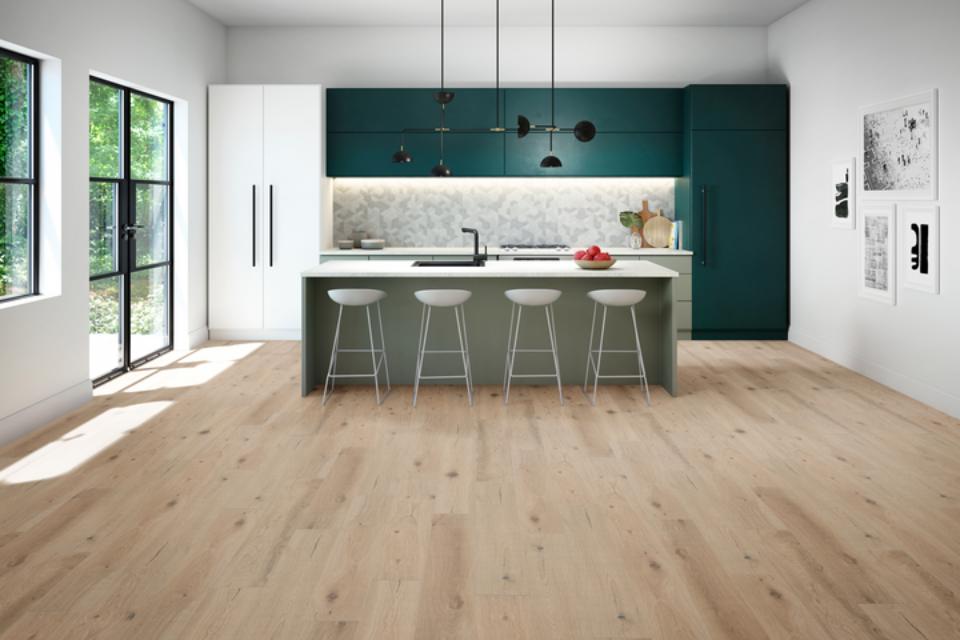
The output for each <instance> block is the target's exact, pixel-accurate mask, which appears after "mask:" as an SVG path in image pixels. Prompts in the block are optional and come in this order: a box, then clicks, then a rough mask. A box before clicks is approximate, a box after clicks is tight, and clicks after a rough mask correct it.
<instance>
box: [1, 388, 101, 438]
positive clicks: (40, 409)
mask: <svg viewBox="0 0 960 640" xmlns="http://www.w3.org/2000/svg"><path fill="white" fill-rule="evenodd" d="M91 397H93V385H92V384H91V383H90V381H89V380H84V381H83V382H80V383H78V384H75V385H73V386H72V387H68V388H67V389H64V390H63V391H61V392H60V393H57V394H55V395H52V396H50V397H49V398H46V399H45V400H41V401H40V402H37V403H35V404H32V405H30V406H29V407H24V408H23V409H20V410H19V411H17V412H16V413H11V414H10V415H8V416H6V417H4V418H0V445H4V444H7V443H8V442H13V441H14V440H16V439H17V438H20V437H22V436H25V435H26V434H28V433H30V432H31V431H34V430H36V429H39V428H40V427H42V426H44V425H45V424H47V423H48V422H51V421H53V420H56V419H57V418H59V417H61V416H63V415H65V414H67V413H69V412H71V411H73V410H74V409H76V408H78V407H82V406H83V405H85V404H86V403H87V402H88V401H89V400H90V398H91Z"/></svg>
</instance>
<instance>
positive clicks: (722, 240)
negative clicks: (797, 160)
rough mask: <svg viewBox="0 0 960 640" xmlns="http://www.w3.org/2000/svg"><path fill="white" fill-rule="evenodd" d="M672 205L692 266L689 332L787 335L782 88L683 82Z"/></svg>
mask: <svg viewBox="0 0 960 640" xmlns="http://www.w3.org/2000/svg"><path fill="white" fill-rule="evenodd" d="M685 121H686V129H685V133H684V177H683V178H682V179H681V180H679V181H678V189H677V208H678V213H679V215H680V216H681V217H682V218H683V219H684V220H685V222H686V230H685V231H686V233H685V235H686V240H687V246H688V247H689V248H691V249H693V251H694V252H695V255H694V262H693V300H694V305H693V338H694V339H695V340H696V339H705V340H717V339H720V340H722V339H733V340H736V339H757V340H761V339H763V340H777V339H786V337H787V330H788V328H789V299H788V292H789V273H788V269H789V255H788V247H789V236H788V234H789V215H788V210H789V209H788V206H789V205H788V192H787V190H788V167H787V158H788V148H787V144H788V133H787V90H786V87H784V86H781V85H758V86H692V87H688V88H687V95H686V99H685Z"/></svg>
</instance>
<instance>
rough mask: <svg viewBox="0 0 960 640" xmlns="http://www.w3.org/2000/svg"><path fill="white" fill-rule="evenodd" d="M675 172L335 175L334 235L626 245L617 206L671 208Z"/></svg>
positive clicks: (456, 242)
mask: <svg viewBox="0 0 960 640" xmlns="http://www.w3.org/2000/svg"><path fill="white" fill-rule="evenodd" d="M675 182H676V181H675V180H674V179H672V178H459V179H458V178H447V179H430V178H411V179H400V178H380V179H373V178H370V179H367V178H337V179H336V180H334V181H333V183H334V187H333V188H334V192H333V230H334V236H335V237H334V240H339V239H347V238H350V237H351V236H352V234H353V233H354V232H355V231H362V232H364V233H365V235H366V236H367V237H371V238H383V239H385V240H386V241H387V244H388V245H389V246H421V247H431V246H437V247H459V246H465V245H466V244H468V242H469V238H468V237H467V236H465V235H464V234H462V233H461V232H460V227H476V228H477V229H479V230H480V241H481V242H483V243H485V244H489V245H491V246H492V245H500V244H504V243H530V244H534V243H548V242H562V243H565V244H569V245H571V246H581V245H587V244H590V243H597V244H600V245H604V246H615V247H622V246H627V241H628V235H629V232H628V230H627V229H625V228H624V227H623V226H621V225H620V222H619V220H618V214H619V212H620V211H627V210H634V211H637V210H639V209H640V208H641V206H642V202H643V201H644V200H649V201H650V210H651V211H657V210H658V209H663V213H664V215H665V216H667V217H668V218H673V216H674V210H675V200H674V186H675Z"/></svg>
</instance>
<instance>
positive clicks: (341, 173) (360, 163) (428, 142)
mask: <svg viewBox="0 0 960 640" xmlns="http://www.w3.org/2000/svg"><path fill="white" fill-rule="evenodd" d="M405 138H406V140H405V145H404V148H405V149H406V150H407V151H409V152H410V155H411V156H412V157H413V161H412V162H407V163H399V164H398V163H394V162H391V156H392V155H393V152H394V151H396V150H397V149H398V148H399V146H400V138H399V136H398V135H397V134H394V133H330V134H329V135H328V136H327V175H328V176H330V177H379V178H390V177H405V176H406V177H426V176H429V175H430V169H431V168H432V167H433V166H434V165H435V164H437V162H439V160H440V135H439V134H437V133H408V134H407V135H406V136H405ZM443 159H444V163H445V164H446V165H447V166H448V167H450V169H451V170H452V171H453V175H454V176H455V177H480V176H502V175H503V134H495V133H448V134H446V135H444V158H443Z"/></svg>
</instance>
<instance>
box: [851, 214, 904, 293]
mask: <svg viewBox="0 0 960 640" xmlns="http://www.w3.org/2000/svg"><path fill="white" fill-rule="evenodd" d="M859 217H860V219H859V221H858V224H859V227H860V231H859V235H860V242H859V245H860V251H859V257H860V260H859V269H860V274H859V278H860V286H859V289H860V295H861V296H862V297H864V298H868V299H870V300H875V301H877V302H883V303H885V304H889V305H895V304H897V242H896V238H897V209H896V206H895V205H894V204H893V203H882V202H865V203H861V205H860V213H859Z"/></svg>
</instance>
